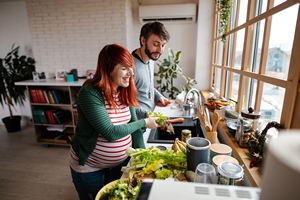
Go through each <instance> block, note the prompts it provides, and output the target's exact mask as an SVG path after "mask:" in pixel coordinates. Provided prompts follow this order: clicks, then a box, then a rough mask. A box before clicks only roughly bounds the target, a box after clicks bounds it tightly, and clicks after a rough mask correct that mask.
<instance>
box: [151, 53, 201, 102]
mask: <svg viewBox="0 0 300 200" xmlns="http://www.w3.org/2000/svg"><path fill="white" fill-rule="evenodd" d="M180 56H181V51H176V52H173V50H172V49H171V48H169V55H168V58H165V59H163V60H162V61H161V60H159V61H158V64H157V66H158V67H159V68H158V72H155V73H154V76H157V77H159V78H158V79H157V80H156V83H157V84H158V86H157V87H156V89H157V90H159V91H160V92H161V93H162V94H163V93H167V94H169V98H171V99H175V98H176V96H177V95H178V94H179V93H181V92H182V91H185V92H188V91H189V90H190V89H191V88H192V87H193V86H195V85H196V84H197V83H198V82H197V81H196V80H195V79H192V78H190V77H187V76H185V75H183V70H182V68H181V66H180V65H179V61H180ZM178 75H181V77H182V78H183V79H184V81H185V83H184V84H182V85H181V90H180V89H178V88H177V87H175V86H174V79H175V78H177V77H178Z"/></svg>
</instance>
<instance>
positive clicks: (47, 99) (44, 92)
mask: <svg viewBox="0 0 300 200" xmlns="http://www.w3.org/2000/svg"><path fill="white" fill-rule="evenodd" d="M42 91H43V96H44V98H45V100H46V103H50V101H49V98H48V94H47V91H46V90H42Z"/></svg>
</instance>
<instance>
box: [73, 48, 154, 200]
mask: <svg viewBox="0 0 300 200" xmlns="http://www.w3.org/2000/svg"><path fill="white" fill-rule="evenodd" d="M133 67H134V63H133V58H132V56H131V54H130V52H128V51H127V50H126V49H125V48H124V47H122V46H119V45H117V44H112V45H106V46H105V47H104V48H103V49H102V50H101V52H100V54H99V56H98V64H97V69H96V73H95V74H94V77H93V78H92V79H88V80H86V81H85V83H84V84H83V86H82V87H81V89H80V91H79V93H78V97H77V111H78V124H77V127H76V132H75V134H74V136H73V138H72V142H71V148H70V167H71V174H72V179H73V183H74V186H75V188H76V190H77V193H78V196H79V198H80V199H81V200H90V199H95V196H96V194H97V193H98V191H99V190H100V189H101V187H102V186H103V185H105V184H107V183H109V182H110V181H113V180H116V179H119V178H120V177H121V174H122V172H121V167H122V166H124V165H126V164H127V162H128V159H127V155H126V154H125V151H126V148H127V147H130V146H133V147H134V148H145V144H144V140H143V135H142V132H141V128H142V127H147V128H150V129H153V128H156V127H157V126H158V125H157V123H156V122H155V121H156V120H157V118H146V119H142V120H137V117H136V113H135V107H137V106H138V102H137V99H136V88H135V85H134V81H133V71H134V68H133Z"/></svg>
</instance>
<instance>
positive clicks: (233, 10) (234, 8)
mask: <svg viewBox="0 0 300 200" xmlns="http://www.w3.org/2000/svg"><path fill="white" fill-rule="evenodd" d="M236 11H237V0H233V1H232V7H231V16H233V17H230V27H229V30H232V29H234V28H235V21H236V19H237V17H236Z"/></svg>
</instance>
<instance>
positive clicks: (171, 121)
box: [168, 117, 184, 123]
mask: <svg viewBox="0 0 300 200" xmlns="http://www.w3.org/2000/svg"><path fill="white" fill-rule="evenodd" d="M168 121H169V122H170V123H182V122H184V118H182V117H179V118H175V119H169V120H168Z"/></svg>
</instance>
